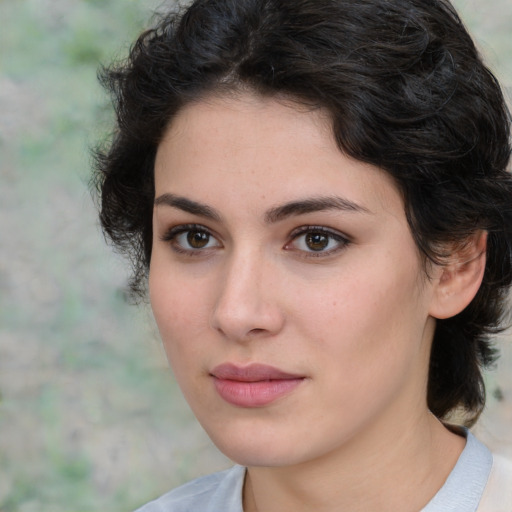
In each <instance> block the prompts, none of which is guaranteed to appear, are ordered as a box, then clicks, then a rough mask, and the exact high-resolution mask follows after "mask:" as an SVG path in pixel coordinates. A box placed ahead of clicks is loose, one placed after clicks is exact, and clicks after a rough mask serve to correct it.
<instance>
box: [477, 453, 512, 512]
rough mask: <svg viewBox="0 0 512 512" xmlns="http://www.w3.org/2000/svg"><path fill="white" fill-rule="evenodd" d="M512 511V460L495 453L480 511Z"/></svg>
mask: <svg viewBox="0 0 512 512" xmlns="http://www.w3.org/2000/svg"><path fill="white" fill-rule="evenodd" d="M511 511H512V461H511V460H509V459H506V458H505V457H503V456H501V455H493V464H492V469H491V473H490V475H489V480H488V481H487V485H486V487H485V491H484V493H483V495H482V500H481V502H480V506H479V507H478V512H511Z"/></svg>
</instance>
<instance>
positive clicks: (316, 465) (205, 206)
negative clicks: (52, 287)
mask: <svg viewBox="0 0 512 512" xmlns="http://www.w3.org/2000/svg"><path fill="white" fill-rule="evenodd" d="M103 80H104V83H105V85H107V86H108V87H110V89H111V91H112V92H113V95H114V100H115V101H114V104H115V106H116V111H117V116H118V118H117V120H118V122H117V130H116V133H115V137H114V138H113V140H112V142H111V144H110V145H109V147H107V148H106V149H105V150H104V151H103V152H102V153H101V154H99V155H98V173H97V186H98V188H99V190H100V193H101V220H102V224H103V227H104V229H105V231H106V233H107V235H108V236H109V237H110V238H111V239H112V240H113V242H114V243H115V244H116V245H117V246H118V247H119V248H120V249H121V250H123V251H125V252H126V253H127V254H128V255H129V256H130V257H131V258H132V261H133V262H134V270H135V273H134V279H133V289H134V291H135V292H136V293H139V294H142V295H143V296H144V295H145V294H146V292H147V291H148V292H149V298H150V301H151V305H152V308H153V312H154V315H155V318H156V322H157V324H158V327H159V330H160V333H161V336H162V340H163V343H164V347H165V350H166V352H167V355H168V358H169V361H170V364H171V366H172V368H173V370H174V372H175V375H176V378H177V381H178V383H179V384H180V387H181V389H182V391H183V393H184V395H185V397H186V399H187V401H188V402H189V404H190V406H191V408H192V410H193V411H194V413H195V415H196V416H197V418H198V420H199V421H200V422H201V424H202V426H203V427H204V428H205V430H206V431H207V433H208V434H209V435H210V437H211V438H212V440H213V441H214V443H215V444H216V445H217V446H218V447H219V448H220V450H221V451H223V452H224V453H225V454H226V455H227V456H228V457H230V458H231V459H232V460H233V461H235V462H236V463H237V464H238V465H237V466H235V467H234V468H233V469H231V470H228V471H227V472H223V473H218V474H215V475H211V476H209V477H203V478H201V479H198V480H196V481H194V482H192V483H190V484H187V485H185V486H183V487H181V488H179V489H177V490H175V491H172V492H171V493H169V494H167V495H165V496H163V497H162V498H160V499H159V500H156V501H155V502H152V503H150V504H148V505H146V506H145V507H143V508H142V509H141V510H142V511H144V512H151V511H157V510H158V511H164V510H165V511H173V512H174V511H185V510H186V511H189V510H190V511H196V512H200V511H209V512H214V511H223V512H242V511H244V512H253V511H260V512H261V511H264V512H272V511H283V510H294V511H301V510H311V511H313V510H314V511H316V512H319V511H324V510H326V511H327V510H328V511H332V510H350V511H373V510H378V511H381V512H382V511H394V512H396V511H404V512H405V511H411V512H412V511H419V510H424V511H428V512H434V511H436V512H437V511H448V510H456V511H457V512H465V511H468V512H469V511H475V510H477V509H478V511H480V512H482V511H491V510H492V511H493V512H495V511H505V510H507V511H510V510H511V509H512V495H511V494H510V492H511V491H510V485H509V486H507V485H505V484H504V482H509V483H510V482H512V468H511V466H510V464H509V463H507V462H506V461H503V460H501V459H500V458H499V457H494V458H493V456H492V455H491V454H490V452H489V451H488V450H487V448H486V447H485V446H483V445H482V444H481V443H480V442H478V441H477V440H476V439H475V438H474V437H473V436H472V435H471V434H470V433H469V432H468V431H467V429H466V428H464V427H468V426H471V425H472V424H473V423H474V422H475V421H476V420H477V418H478V415H479V414H480V412H481V410H482V408H483V406H484V402H485V392H484V386H483V380H482V374H481V369H482V367H485V366H487V365H489V364H490V363H491V362H492V361H493V360H494V358H495V353H494V351H493V349H492V347H491V344H490V340H489V336H490V335H491V334H492V333H494V332H496V331H497V330H499V328H500V326H501V325H502V319H503V316H504V313H505V310H504V307H505V297H506V294H507V291H508V287H509V285H510V282H511V279H512V272H511V270H512V269H511V247H512V233H511V228H510V227H511V226H512V212H511V204H512V185H511V179H510V175H509V174H508V173H507V172H506V166H507V164H508V161H509V156H510V146H509V130H510V126H509V113H508V111H507V109H506V107H505V105H504V101H503V96H502V93H501V91H500V88H499V85H498V84H497V82H496V80H495V79H494V77H493V76H492V74H491V73H490V72H489V71H488V70H487V69H486V68H485V66H484V65H483V64H482V62H481V60H480V58H479V56H478V54H477V52H476V50H475V48H474V45H473V43H472V41H471V39H470V37H469V36H468V34H467V32H466V30H465V29H464V27H463V25H462V23H461V21H460V20H459V18H458V17H457V14H456V13H455V12H454V10H453V8H452V7H451V6H450V5H449V4H448V2H446V1H443V0H431V1H428V2H425V0H355V1H354V0H298V1H293V2H289V1H285V0H196V1H195V2H193V3H192V4H191V5H190V6H189V7H188V8H187V9H184V10H183V11H182V12H180V13H171V14H169V15H167V16H164V17H163V18H162V19H161V20H160V21H159V23H158V25H157V26H156V27H155V28H154V29H153V30H150V31H148V32H146V33H144V34H142V35H141V36H140V38H139V39H138V41H137V43H136V44H135V46H134V47H133V49H132V52H131V54H130V58H129V59H128V60H127V61H126V62H125V63H123V64H121V65H118V66H117V67H112V68H111V69H109V70H105V71H104V73H103ZM146 283H148V284H149V286H148V290H146ZM461 411H463V412H464V414H465V415H464V420H463V423H464V425H463V426H462V427H458V426H455V425H451V424H450V417H451V416H452V415H453V413H454V412H461Z"/></svg>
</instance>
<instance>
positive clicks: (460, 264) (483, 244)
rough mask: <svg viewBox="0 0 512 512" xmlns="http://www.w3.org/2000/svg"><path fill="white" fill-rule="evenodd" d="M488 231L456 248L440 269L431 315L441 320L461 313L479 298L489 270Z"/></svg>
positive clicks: (479, 233) (479, 232) (480, 232)
mask: <svg viewBox="0 0 512 512" xmlns="http://www.w3.org/2000/svg"><path fill="white" fill-rule="evenodd" d="M486 249H487V232H486V231H478V232H476V233H475V234H474V235H472V236H471V238H469V239H468V240H467V241H466V242H465V243H463V244H458V245H457V247H455V248H454V251H453V253H452V255H451V256H450V258H449V260H448V262H447V263H446V264H445V265H443V266H442V267H441V268H440V275H439V277H438V278H437V281H436V283H435V290H434V296H433V298H432V303H431V308H430V315H431V316H432V317H434V318H437V319H444V318H450V317H452V316H455V315H457V314H458V313H460V312H461V311H462V310H463V309H464V308H465V307H466V306H467V305H468V304H469V303H470V302H471V301H472V300H473V298H474V297H475V295H476V294H477V292H478V289H479V288H480V285H481V283H482V279H483V276H484V272H485V263H486V252H487V251H486Z"/></svg>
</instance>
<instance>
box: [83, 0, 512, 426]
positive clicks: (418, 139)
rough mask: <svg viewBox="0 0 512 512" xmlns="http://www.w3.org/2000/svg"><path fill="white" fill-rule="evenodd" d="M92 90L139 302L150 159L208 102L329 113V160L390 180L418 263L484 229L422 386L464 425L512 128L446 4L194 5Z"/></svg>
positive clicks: (486, 337)
mask: <svg viewBox="0 0 512 512" xmlns="http://www.w3.org/2000/svg"><path fill="white" fill-rule="evenodd" d="M100 79H101V81H102V83H103V85H104V86H105V87H106V88H107V89H109V90H110V92H111V94H112V97H113V101H114V107H115V111H116V114H117V124H116V129H115V132H114V134H113V137H112V139H111V140H110V141H108V142H107V143H105V144H104V146H103V148H102V149H99V150H98V151H97V153H96V172H95V175H94V178H93V184H94V187H95V190H96V191H97V193H98V197H99V198H100V209H101V213H100V218H101V223H102V226H103V229H104V232H105V234H106V236H107V237H108V238H109V239H110V240H111V241H112V242H113V244H114V245H115V246H116V247H117V248H118V250H120V251H121V252H122V253H125V254H126V255H128V257H130V258H131V261H132V263H133V268H134V274H133V279H132V282H131V285H132V290H133V292H134V293H135V294H138V296H139V297H144V294H145V283H146V281H147V272H148V267H149V262H150V259H151V244H152V210H153V200H154V183H153V166H154V159H155V154H156V150H157V147H158V145H159V143H160V141H161V140H162V137H163V134H164V132H165V130H166V128H167V127H168V125H169V123H171V122H172V120H173V118H174V116H175V115H176V114H177V112H179V111H180V109H181V108H182V107H183V106H184V105H186V104H188V103H190V102H194V101H198V100H200V99H201V98H204V97H205V96H206V95H208V94H216V93H225V92H229V91H237V90H240V89H244V90H251V91H254V92H256V93H258V94H262V95H266V96H272V95H277V94H279V95H284V96H287V97H291V98H293V99H295V100H298V101H299V102H301V103H303V104H305V105H311V106H314V107H322V108H324V109H326V110H327V111H328V112H330V115H331V117H332V129H333V132H334V135H335V137H336V141H337V143H338V145H339V148H340V150H342V151H343V152H345V153H346V154H348V155H350V156H352V157H354V158H355V159H357V160H359V161H362V162H367V163H370V164H373V165H375V166H377V167H379V168H382V169H384V170H385V171H387V172H388V173H389V174H390V175H391V176H393V177H394V179H395V181H396V183H397V186H398V187H399V189H400V190H401V192H402V194H403V197H404V203H405V212H406V215H407V220H408V222H409V225H410V228H411V232H412V234H413V236H414V238H415V241H416V244H417V246H418V248H419V250H420V252H421V253H422V254H423V255H424V260H425V263H427V262H428V261H429V260H430V261H434V262H437V263H439V262H442V261H443V256H444V254H443V253H442V251H440V249H439V248H441V247H443V246H444V247H446V244H447V243H454V242H456V243H459V242H463V241H464V240H467V239H468V237H469V236H471V235H472V234H474V233H476V232H477V231H479V230H486V231H487V232H488V248H487V264H486V269H485V275H484V278H483V282H482V285H481V287H480V290H479V292H478V293H477V295H476V297H475V298H474V300H473V301H472V302H471V304H470V305H469V306H468V307H467V308H466V309H465V310H464V311H462V312H461V313H460V314H458V315H457V316H455V317H453V318H449V319H445V320H438V322H437V327H436V332H435V336H434V340H433V347H432V354H431V362H430V374H429V382H428V405H429V407H430V410H431V411H432V412H433V413H434V414H435V415H436V416H438V417H439V418H446V417H447V415H448V414H449V413H451V412H453V411H454V410H456V409H463V410H464V411H465V412H466V419H465V422H466V424H467V425H471V424H472V423H474V421H476V419H477V418H478V416H479V414H480V412H481V411H482V409H483V406H484V403H485V389H484V383H483V378H482V368H485V367H487V366H489V365H491V364H492V363H493V362H494V360H495V358H496V351H495V350H494V349H493V346H492V344H491V335H492V334H494V333H496V332H497V331H498V330H499V329H500V325H502V323H503V316H504V313H505V305H506V296H507V292H508V287H509V286H510V284H511V281H512V257H511V253H512V232H511V229H512V184H511V176H510V174H509V173H508V172H507V170H506V168H507V165H508V161H509V157H510V114H509V112H508V110H507V108H506V105H505V102H504V99H503V95H502V92H501V90H500V87H499V84H498V83H497V81H496V79H495V77H494V76H493V75H492V74H491V72H490V71H489V70H488V69H487V68H486V67H485V65H484V64H483V63H482V60H481V58H480V57H479V55H478V53H477V50H476V49H475V46H474V44H473V42H472V40H471V38H470V36H469V35H468V33H467V31H466V29H465V28H464V25H463V23H462V22H461V20H460V19H459V17H458V15H457V13H456V12H455V10H454V9H453V7H452V6H451V5H450V4H449V2H448V1H447V0H195V1H194V2H193V3H192V4H191V5H190V6H188V7H186V8H184V9H181V10H180V9H176V11H175V12H174V11H173V12H170V13H167V14H164V15H161V16H160V17H159V18H158V19H157V23H156V26H155V27H154V28H153V29H151V30H148V31H146V32H144V33H143V34H142V35H141V36H140V37H139V39H138V40H137V41H136V43H135V44H134V46H133V47H132V49H131V52H130V55H129V57H128V59H127V60H126V61H124V62H121V63H115V64H113V65H112V66H110V67H109V68H103V69H102V70H101V71H100ZM425 268H427V266H426V267H425Z"/></svg>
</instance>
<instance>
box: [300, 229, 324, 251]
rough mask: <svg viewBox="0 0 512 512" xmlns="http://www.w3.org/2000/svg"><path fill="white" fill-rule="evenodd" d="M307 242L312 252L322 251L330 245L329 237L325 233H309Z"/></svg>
mask: <svg viewBox="0 0 512 512" xmlns="http://www.w3.org/2000/svg"><path fill="white" fill-rule="evenodd" d="M305 242H306V245H307V246H308V248H309V249H311V250H312V251H322V250H324V249H325V248H326V247H327V246H328V245H329V237H328V236H327V235H324V234H323V233H308V234H307V235H306V240H305Z"/></svg>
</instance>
